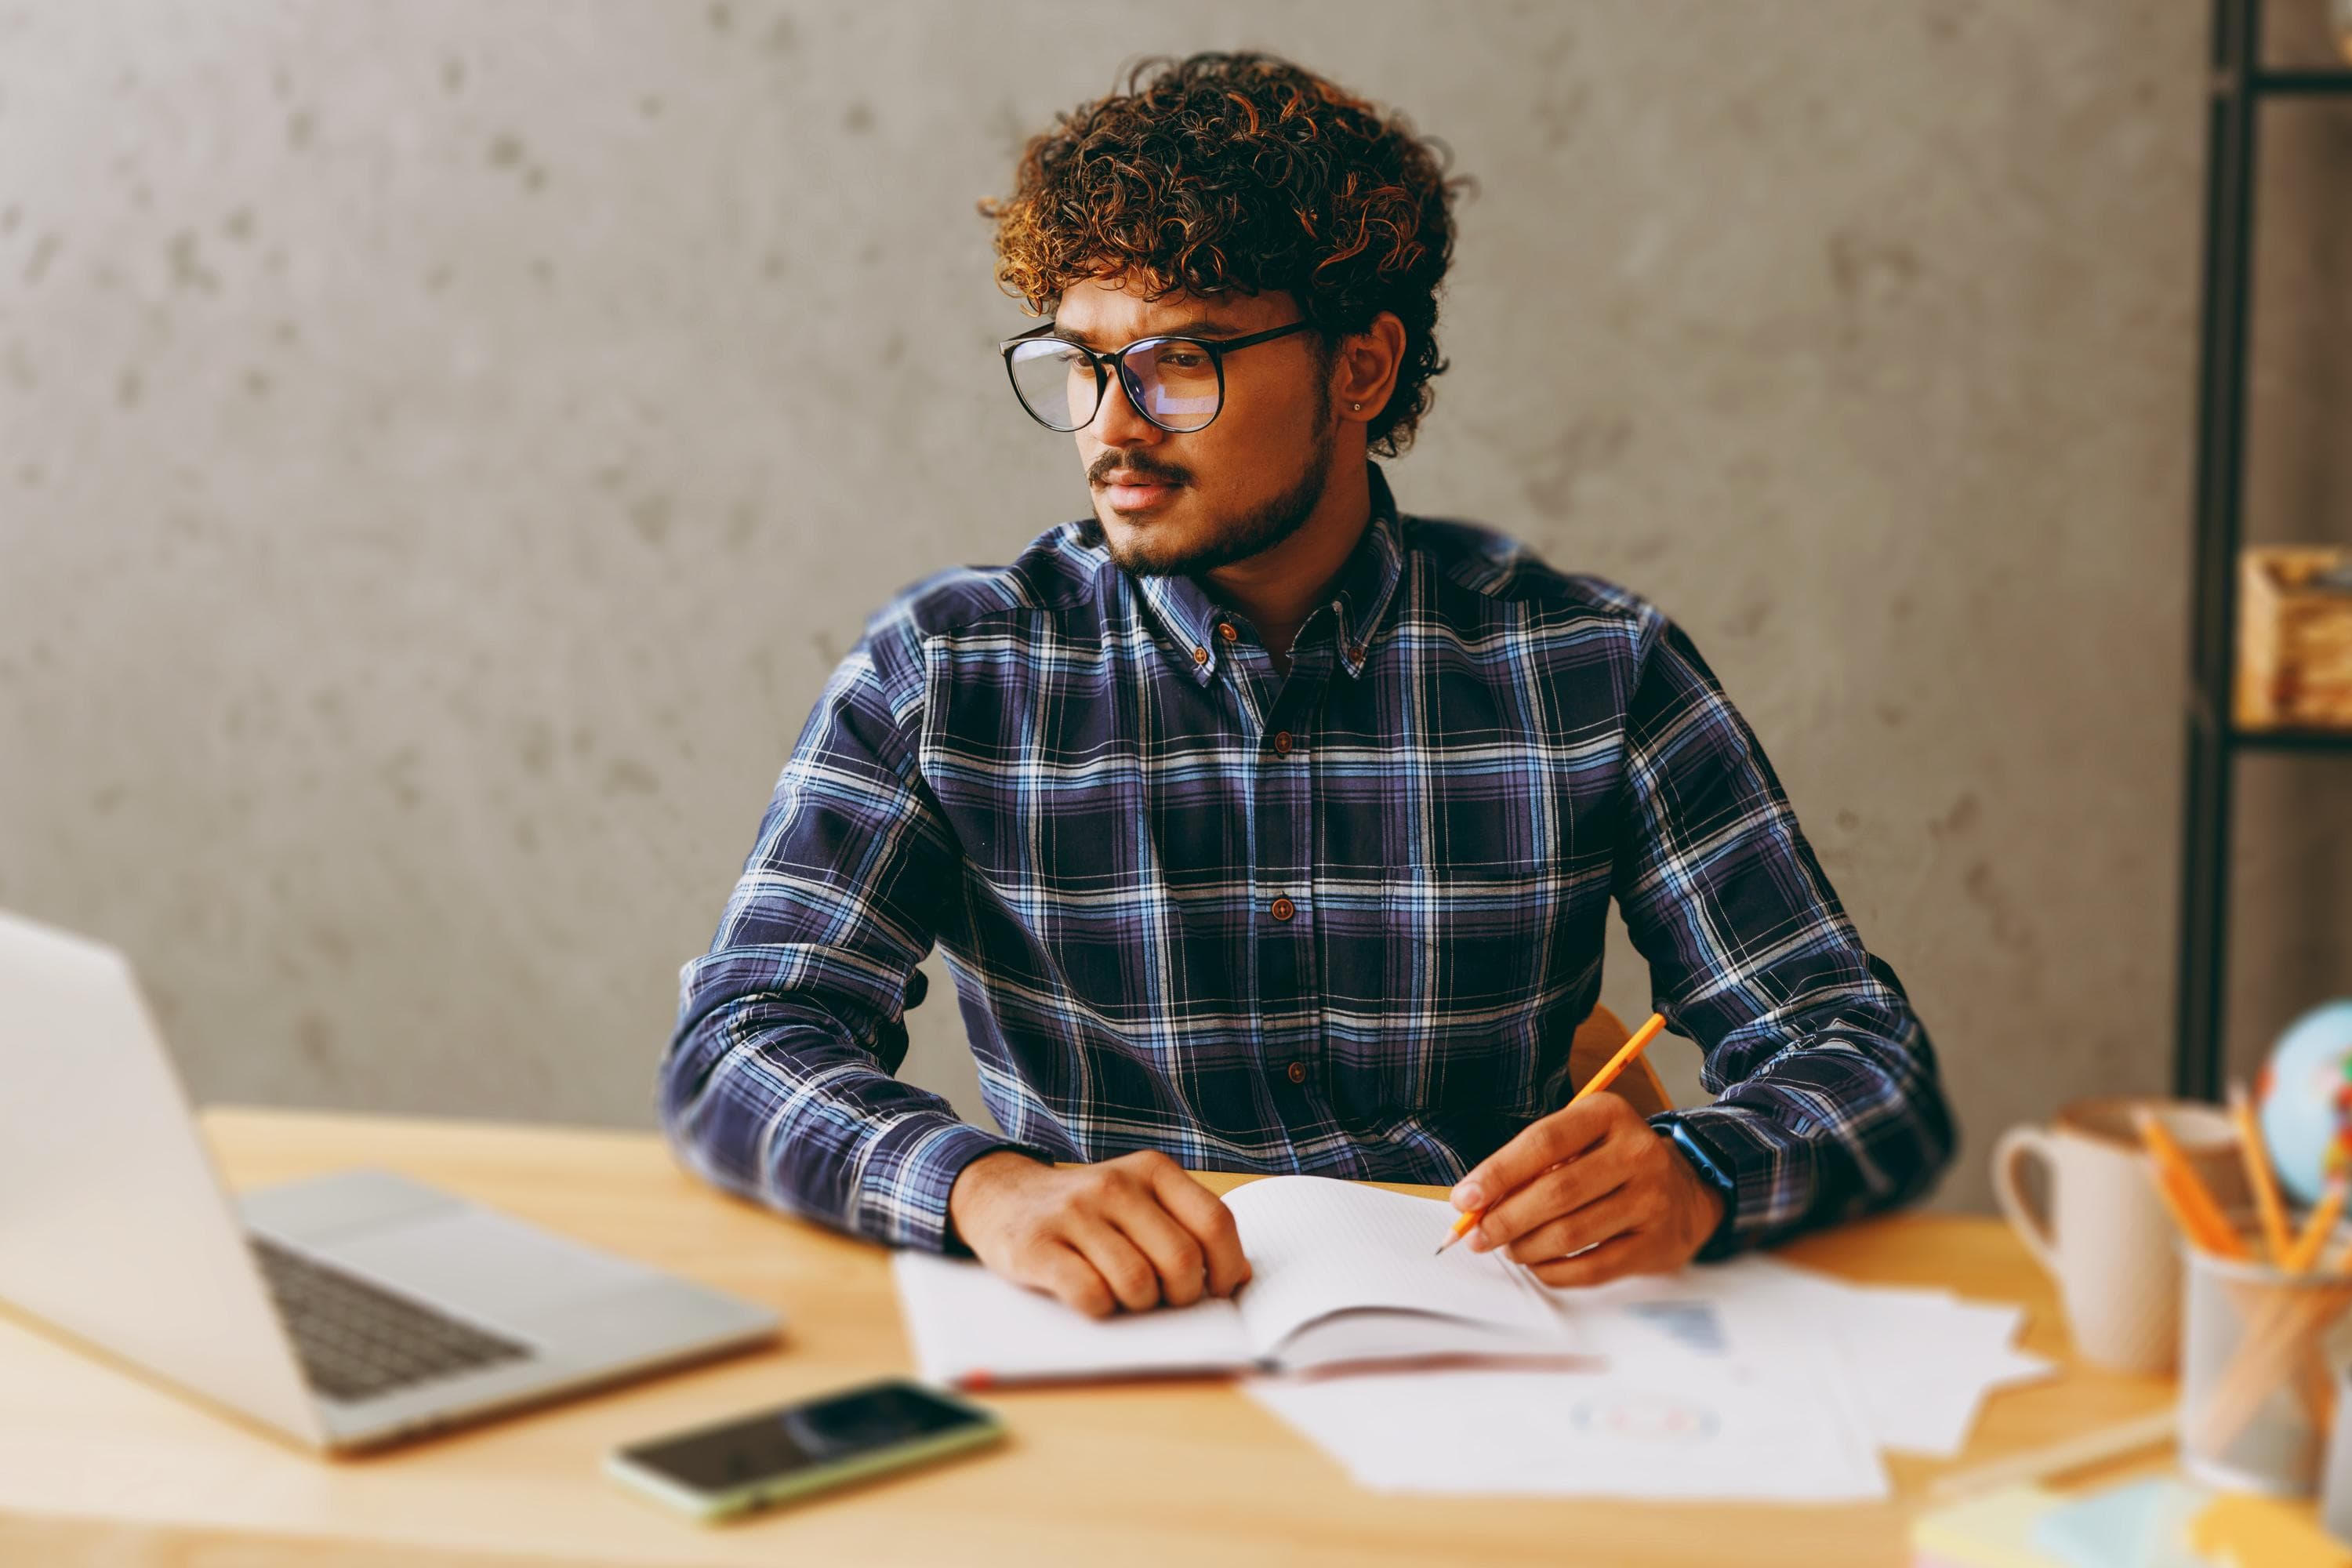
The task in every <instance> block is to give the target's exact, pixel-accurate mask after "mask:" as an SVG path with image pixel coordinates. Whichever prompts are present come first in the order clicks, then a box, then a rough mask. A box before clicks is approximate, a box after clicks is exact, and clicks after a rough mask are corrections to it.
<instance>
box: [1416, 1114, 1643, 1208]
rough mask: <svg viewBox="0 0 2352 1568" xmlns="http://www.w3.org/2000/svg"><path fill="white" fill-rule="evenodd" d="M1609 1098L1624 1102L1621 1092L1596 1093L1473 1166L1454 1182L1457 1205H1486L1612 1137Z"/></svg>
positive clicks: (1531, 1124)
mask: <svg viewBox="0 0 2352 1568" xmlns="http://www.w3.org/2000/svg"><path fill="white" fill-rule="evenodd" d="M1604 1100H1615V1101H1616V1103H1617V1104H1619V1105H1622V1104H1623V1103H1624V1101H1623V1100H1618V1099H1617V1097H1616V1096H1615V1095H1611V1094H1596V1095H1594V1096H1592V1097H1591V1099H1590V1100H1579V1101H1578V1102H1577V1103H1575V1104H1574V1105H1571V1106H1570V1107H1569V1108H1568V1109H1567V1110H1555V1111H1553V1112H1552V1113H1551V1114H1550V1115H1549V1116H1546V1117H1541V1118H1539V1119H1538V1120H1537V1121H1531V1122H1529V1123H1528V1125H1527V1126H1525V1127H1523V1128H1521V1129H1520V1130H1519V1134H1518V1136H1517V1137H1516V1138H1514V1139H1512V1140H1511V1141H1510V1142H1507V1143H1506V1144H1504V1145H1503V1146H1502V1147H1501V1148H1500V1149H1497V1150H1496V1151H1495V1152H1493V1153H1492V1154H1489V1155H1487V1156H1486V1158H1485V1159H1484V1160H1481V1161H1480V1162H1478V1163H1477V1164H1475V1165H1474V1166H1472V1167H1471V1169H1470V1173H1469V1174H1468V1175H1466V1176H1465V1177H1463V1178H1462V1180H1461V1181H1459V1182H1457V1183H1455V1184H1454V1192H1453V1194H1452V1197H1453V1200H1454V1207H1455V1208H1457V1209H1463V1210H1469V1209H1476V1208H1486V1207H1487V1206H1489V1205H1493V1204H1494V1203H1496V1201H1498V1200H1499V1199H1501V1198H1502V1197H1504V1196H1505V1195H1506V1194H1509V1193H1511V1192H1514V1191H1516V1190H1517V1189H1518V1188H1520V1187H1523V1186H1525V1185H1527V1184H1528V1183H1529V1182H1531V1181H1533V1180H1534V1179H1535V1178H1536V1177H1537V1176H1538V1175H1539V1174H1540V1173H1543V1172H1544V1171H1546V1170H1548V1169H1549V1168H1550V1167H1551V1166H1554V1165H1557V1164H1559V1163H1560V1162H1561V1161H1563V1160H1571V1159H1574V1158H1575V1157H1576V1156H1577V1155H1579V1154H1581V1153H1582V1152H1584V1151H1585V1150H1587V1149H1589V1148H1591V1146H1592V1145H1593V1144H1595V1143H1597V1142H1600V1141H1601V1139H1602V1138H1604V1137H1606V1136H1608V1133H1609V1130H1610V1128H1611V1126H1612V1123H1613V1122H1614V1121H1616V1112H1615V1111H1614V1110H1612V1108H1611V1107H1610V1106H1608V1105H1605V1104H1603V1103H1602V1101H1604Z"/></svg>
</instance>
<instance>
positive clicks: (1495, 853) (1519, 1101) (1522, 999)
mask: <svg viewBox="0 0 2352 1568" xmlns="http://www.w3.org/2000/svg"><path fill="white" fill-rule="evenodd" d="M1537 769H1538V758H1537V757H1536V755H1535V754H1534V753H1533V752H1532V751H1531V750H1530V751H1528V752H1520V751H1517V750H1516V749H1492V750H1490V751H1489V752H1486V753H1485V754H1483V755H1482V757H1481V759H1480V761H1479V764H1478V765H1475V766H1456V767H1452V768H1446V767H1440V768H1433V769H1432V770H1431V771H1430V773H1429V774H1428V775H1427V777H1428V779H1429V783H1428V784H1427V785H1426V787H1425V789H1423V791H1421V792H1420V793H1419V794H1418V795H1417V796H1409V797H1408V798H1407V799H1406V800H1405V801H1403V802H1402V803H1401V805H1402V810H1401V812H1400V819H1399V820H1398V821H1397V822H1396V823H1395V824H1394V825H1393V826H1394V831H1393V833H1392V842H1391V852H1390V858H1389V863H1388V868H1387V870H1386V872H1385V874H1384V877H1383V879H1382V888H1381V919H1382V927H1383V931H1382V977H1383V992H1384V996H1383V1003H1384V1008H1385V1013H1386V1016H1387V1017H1388V1019H1389V1022H1390V1026H1391V1029H1392V1030H1395V1031H1400V1032H1401V1040H1400V1043H1401V1044H1402V1045H1403V1046H1404V1047H1405V1048H1404V1049H1403V1050H1402V1052H1400V1053H1399V1055H1400V1056H1401V1057H1402V1058H1418V1060H1416V1062H1415V1066H1414V1068H1413V1072H1414V1077H1415V1079H1416V1081H1415V1082H1414V1083H1413V1084H1412V1086H1411V1089H1412V1098H1413V1099H1415V1100H1423V1101H1426V1102H1433V1103H1442V1104H1448V1105H1455V1106H1471V1105H1477V1106H1482V1107H1486V1108H1491V1109H1494V1110H1513V1111H1521V1110H1533V1109H1535V1107H1534V1104H1533V1101H1534V1100H1535V1099H1536V1098H1538V1095H1539V1092H1540V1087H1541V1083H1542V1080H1543V1079H1544V1076H1545V1072H1546V1067H1545V1062H1546V1059H1547V1057H1548V1052H1547V1051H1546V1049H1545V1045H1546V1041H1547V1040H1548V1039H1549V1037H1550V1035H1551V1034H1552V1033H1554V1032H1555V1031H1556V1029H1557V1027H1558V1026H1559V1022H1560V1020H1559V1018H1558V1017H1556V1016H1553V1015H1554V1014H1555V1013H1556V1012H1557V1011H1559V1009H1561V1008H1563V1007H1565V1006H1567V1005H1569V1004H1570V1002H1571V1000H1572V997H1573V994H1575V993H1577V992H1578V990H1579V989H1580V981H1581V980H1582V978H1583V976H1584V974H1585V972H1586V970H1587V968H1588V966H1589V965H1590V964H1591V963H1595V962H1597V961H1598V959H1599V956H1600V951H1599V945H1598V943H1597V942H1584V941H1580V940H1579V939H1578V937H1577V935H1576V933H1577V932H1578V931H1580V929H1581V927H1582V925H1584V924H1587V923H1590V922H1587V921H1582V920H1580V918H1579V917H1580V907H1579V906H1578V905H1577V903H1576V901H1575V895H1576V893H1577V890H1578V879H1577V875H1576V871H1575V854H1574V845H1575V831H1574V823H1573V822H1572V820H1571V818H1570V810H1569V805H1568V801H1567V797H1566V792H1564V791H1556V790H1555V789H1553V788H1552V787H1551V784H1550V781H1549V780H1547V779H1546V778H1545V777H1544V776H1543V775H1542V774H1541V773H1538V771H1537ZM1596 869H1597V870H1598V871H1599V874H1601V875H1602V876H1604V877H1605V875H1606V868H1605V867H1602V868H1596ZM1599 897H1600V898H1601V900H1603V905H1602V907H1604V908H1605V900H1606V899H1607V892H1606V889H1605V886H1604V887H1603V888H1602V889H1601V891H1600V893H1599ZM1586 947H1591V952H1585V951H1583V949H1584V948H1586ZM1568 1028H1569V1029H1570V1030H1571V1031H1572V1029H1573V1022H1572V1021H1570V1023H1569V1025H1568ZM1560 1038H1561V1040H1562V1041H1563V1042H1564V1041H1565V1039H1566V1034H1564V1033H1563V1034H1561V1036H1560ZM1565 1048H1566V1047H1565V1044H1564V1043H1563V1044H1562V1046H1561V1049H1563V1050H1564V1049H1565Z"/></svg>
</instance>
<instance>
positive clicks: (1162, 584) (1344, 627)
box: [1129, 459, 1404, 686]
mask: <svg viewBox="0 0 2352 1568" xmlns="http://www.w3.org/2000/svg"><path fill="white" fill-rule="evenodd" d="M1364 468H1365V476H1366V478H1367V479H1368V480H1369V481H1370V490H1371V513H1372V514H1371V520H1370V521H1369V522H1368V523H1367V524H1366V525H1365V527H1364V532H1363V537H1362V538H1360V539H1359V540H1357V542H1356V548H1355V549H1354V550H1353V551H1352V552H1349V556H1348V560H1347V563H1345V564H1344V565H1343V566H1341V567H1340V569H1339V580H1338V581H1337V583H1335V584H1333V586H1332V590H1331V609H1332V612H1333V614H1334V615H1335V616H1337V617H1338V621H1339V632H1338V635H1339V667H1340V668H1342V669H1345V670H1346V671H1347V672H1348V673H1349V675H1350V676H1360V675H1361V674H1363V672H1364V665H1365V663H1366V662H1367V660H1368V659H1369V658H1370V653H1371V647H1372V639H1373V637H1375V636H1376V635H1377V634H1378V632H1379V630H1380V626H1381V620H1382V618H1383V617H1384V616H1386V615H1387V613H1388V607H1389V605H1390V603H1391V601H1392V600H1393V599H1394V598H1395V597H1396V590H1397V584H1398V582H1399V581H1400V580H1401V579H1402V577H1403V575H1404V541H1403V525H1402V521H1401V520H1400V518H1399V516H1398V513H1397V510H1396V498H1395V496H1394V495H1393V494H1391V491H1390V489H1389V481H1388V478H1387V476H1386V475H1384V474H1382V473H1381V466H1380V465H1379V464H1378V463H1375V462H1372V461H1370V459H1367V460H1366V461H1365V464H1364ZM1129 581H1130V582H1132V583H1133V584H1135V587H1136V592H1137V594H1138V595H1139V597H1140V598H1141V599H1142V600H1143V602H1144V604H1146V605H1149V606H1150V609H1151V612H1152V614H1153V615H1155V616H1158V617H1159V620H1160V625H1161V626H1164V627H1165V628H1166V629H1167V630H1168V632H1169V633H1170V635H1171V636H1172V637H1174V638H1175V640H1176V648H1175V657H1176V658H1178V659H1179V660H1181V662H1182V663H1183V664H1184V665H1186V666H1188V667H1189V668H1190V669H1191V671H1192V679H1193V680H1194V682H1195V683H1196V684H1198V685H1202V686H1206V685H1207V684H1208V683H1209V682H1210V681H1212V680H1213V679H1216V674H1217V666H1218V665H1219V663H1220V662H1222V661H1223V658H1224V656H1225V651H1226V649H1225V644H1224V643H1223V640H1221V639H1220V638H1219V637H1217V635H1216V626H1217V621H1218V619H1219V618H1220V617H1221V616H1222V615H1223V611H1222V610H1221V609H1220V608H1219V607H1218V605H1217V602H1216V600H1214V599H1213V598H1212V597H1210V595H1209V592H1208V590H1207V589H1206V588H1204V587H1203V586H1202V584H1201V583H1200V582H1199V580H1198V579H1196V578H1192V577H1134V576H1130V577H1129Z"/></svg>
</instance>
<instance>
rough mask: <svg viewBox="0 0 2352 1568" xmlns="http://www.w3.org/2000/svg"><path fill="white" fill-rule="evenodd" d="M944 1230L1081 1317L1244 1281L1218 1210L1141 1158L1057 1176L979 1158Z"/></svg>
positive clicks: (1177, 1303) (1011, 1158) (1019, 1159)
mask: <svg viewBox="0 0 2352 1568" xmlns="http://www.w3.org/2000/svg"><path fill="white" fill-rule="evenodd" d="M948 1220H949V1223H950V1225H952V1226H954V1227H955V1233H956V1235H957V1236H959V1237H962V1238H963V1243H964V1245H965V1246H967V1247H971V1249H972V1251H973V1252H974V1253H975V1254H977V1255H978V1256H979V1258H980V1260H981V1261H982V1263H985V1264H986V1265H988V1267H989V1268H991V1269H992V1270H994V1271H995V1272H996V1273H998V1274H1001V1275H1003V1276H1004V1278H1006V1279H1011V1280H1013V1282H1014V1283H1016V1284H1021V1285H1026V1286H1028V1287H1029V1288H1030V1289H1034V1290H1043V1291H1045V1293H1046V1294H1047V1295H1049V1296H1054V1297H1056V1298H1058V1299H1059V1300H1063V1301H1065V1302H1066V1303H1067V1304H1069V1305H1070V1306H1073V1307H1076V1309H1077V1310H1079V1311H1081V1312H1084V1313H1086V1314H1087V1315H1088V1316H1089V1317H1096V1318H1101V1317H1107V1316H1108V1315H1109V1314H1110V1313H1111V1312H1113V1311H1114V1310H1117V1309H1118V1308H1120V1307H1125V1308H1126V1309H1127V1310H1129V1311H1132V1312H1139V1311H1142V1310H1145V1309H1146V1308H1150V1307H1157V1306H1159V1305H1160V1303H1162V1302H1165V1303H1167V1304H1168V1305H1169V1306H1171V1307H1189V1306H1191V1305H1192V1303H1193V1302H1195V1301H1198V1300H1201V1298H1202V1297H1203V1296H1230V1295H1232V1294H1233V1293H1234V1291H1235V1290H1237V1289H1241V1287H1242V1286H1243V1285H1244V1284H1246V1283H1247V1282H1248V1280H1249V1277H1250V1267H1249V1259H1247V1258H1244V1257H1243V1256H1242V1241H1241V1236H1240V1233H1239V1232H1237V1231H1236V1230H1234V1216H1233V1215H1231V1214H1230V1213H1228V1212H1227V1211H1226V1208H1225V1205H1224V1204H1223V1202H1221V1201H1220V1200H1219V1199H1218V1197H1217V1195H1216V1194H1213V1193H1212V1192H1210V1191H1209V1189H1208V1188H1206V1187H1204V1186H1202V1185H1201V1184H1200V1183H1198V1182H1196V1181H1194V1180H1193V1179H1192V1177H1191V1176H1189V1175H1187V1174H1185V1173H1184V1169H1183V1167H1182V1166H1181V1165H1179V1164H1177V1163H1176V1162H1175V1161H1173V1160H1171V1159H1170V1158H1169V1157H1168V1156H1167V1155H1165V1154H1161V1153H1159V1152H1152V1151H1146V1152H1141V1153H1136V1154H1122V1155H1120V1156H1119V1157H1118V1159H1116V1160H1108V1161H1105V1162H1104V1163H1101V1164H1099V1165H1071V1166H1066V1167H1064V1166H1055V1165H1046V1164H1041V1163H1038V1162H1037V1161H1035V1160H1033V1159H1031V1158H1030V1157H1029V1156H1027V1155H1026V1154H1018V1153H1014V1152H1013V1151H1011V1150H1009V1149H1000V1150H998V1151H997V1152H995V1153H992V1154H983V1155H982V1156H981V1157H980V1158H979V1159H977V1160H974V1161H973V1162H972V1163H971V1164H969V1165H966V1166H965V1167H964V1168H963V1170H962V1172H961V1173H960V1174H959V1175H958V1176H957V1177H956V1182H955V1185H954V1186H953V1187H952V1188H950V1190H949V1192H948Z"/></svg>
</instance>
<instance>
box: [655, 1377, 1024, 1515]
mask: <svg viewBox="0 0 2352 1568" xmlns="http://www.w3.org/2000/svg"><path fill="white" fill-rule="evenodd" d="M987 1425H989V1422H988V1420H987V1418H986V1417H984V1416H982V1415H979V1414H977V1413H976V1412H974V1411H971V1410H970V1409H968V1408H966V1407H964V1406H962V1405H950V1404H949V1403H948V1402H947V1401H946V1400H943V1399H940V1398H937V1397H935V1396H934V1395H932V1394H929V1393H927V1392H925V1391H924V1390H923V1389H921V1388H919V1387H917V1386H915V1385H914V1384H909V1383H879V1384H874V1385H872V1386H871V1387H867V1388H856V1389H852V1390H850V1391H849V1392H848V1393H846V1394H833V1395H830V1396H828V1397H826V1398H824V1399H818V1400H813V1401H811V1402H810V1403H808V1404H806V1405H784V1406H782V1408H781V1409H776V1410H769V1411H763V1412H761V1414H760V1415H752V1416H748V1417H746V1418H745V1419H743V1420H741V1421H734V1422H730V1423H729V1424H728V1425H726V1426H709V1427H705V1428H703V1429H702V1430H701V1431H698V1432H688V1433H686V1434H684V1435H682V1436H676V1437H663V1438H658V1439H656V1440H655V1441H653V1442H650V1443H646V1444H642V1445H640V1446H638V1447H631V1448H625V1449H623V1450H622V1452H623V1454H624V1455H625V1457H626V1458H628V1459H629V1460H630V1461H631V1462H632V1463H635V1464H637V1465H640V1466H643V1467H644V1468H646V1469H649V1470H656V1471H658V1472H660V1473H661V1474H663V1475H665V1476H667V1477H669V1478H670V1479H672V1480H674V1481H676V1482H677V1484H678V1485H679V1486H682V1487H687V1488H689V1489H692V1490H695V1491H702V1492H724V1491H731V1490H734V1489H737V1488H739V1487H742V1486H746V1485H749V1484H751V1483H752V1482H754V1481H765V1480H769V1479H773V1478H775V1477H777V1476H784V1475H790V1474H791V1473H792V1472H793V1471H795V1470H805V1469H811V1468H815V1467H817V1466H821V1465H833V1464H838V1463H840V1462H841V1461H842V1460H844V1459H846V1458H851V1457H853V1456H856V1455H859V1454H866V1453H871V1452H873V1451H874V1450H875V1449H877V1448H892V1447H898V1446H899V1445H901V1444H904V1443H908V1442H912V1441H915V1440H917V1439H919V1438H924V1437H931V1436H938V1435H940V1433H943V1432H950V1431H954V1430H957V1429H959V1428H963V1427H971V1426H987Z"/></svg>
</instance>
